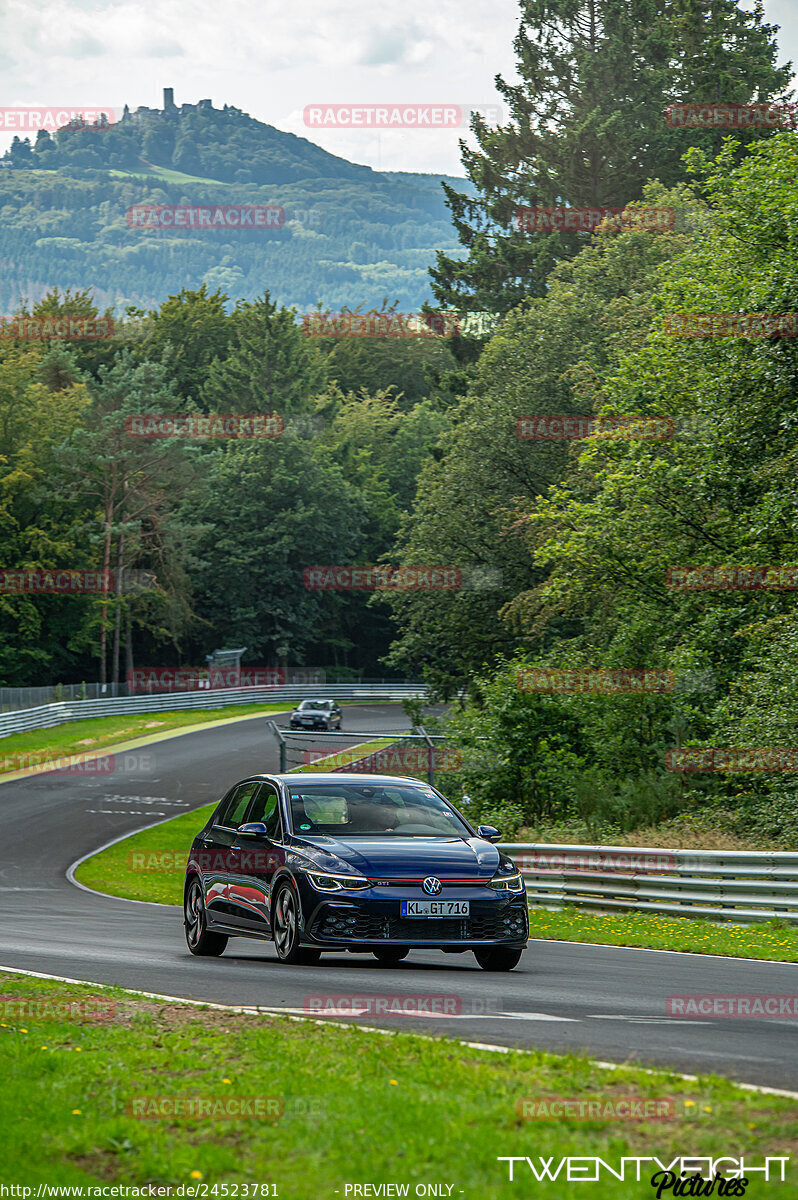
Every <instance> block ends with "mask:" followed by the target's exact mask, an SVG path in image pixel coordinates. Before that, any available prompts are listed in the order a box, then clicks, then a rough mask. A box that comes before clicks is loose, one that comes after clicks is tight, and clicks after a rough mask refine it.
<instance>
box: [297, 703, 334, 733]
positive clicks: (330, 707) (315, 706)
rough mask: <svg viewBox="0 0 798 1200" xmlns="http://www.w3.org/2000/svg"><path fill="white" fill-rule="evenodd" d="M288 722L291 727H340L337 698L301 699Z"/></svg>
mask: <svg viewBox="0 0 798 1200" xmlns="http://www.w3.org/2000/svg"><path fill="white" fill-rule="evenodd" d="M288 723H289V725H290V727H291V729H340V728H341V706H340V704H339V703H338V701H337V700H303V701H302V703H301V704H300V705H298V707H297V708H295V709H294V711H293V712H292V713H291V716H290V718H289V722H288Z"/></svg>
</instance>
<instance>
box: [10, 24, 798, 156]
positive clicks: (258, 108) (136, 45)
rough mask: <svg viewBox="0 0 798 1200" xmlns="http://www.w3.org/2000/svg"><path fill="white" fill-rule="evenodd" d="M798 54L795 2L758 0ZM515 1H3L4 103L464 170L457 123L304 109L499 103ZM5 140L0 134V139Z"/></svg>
mask: <svg viewBox="0 0 798 1200" xmlns="http://www.w3.org/2000/svg"><path fill="white" fill-rule="evenodd" d="M765 9H766V13H767V18H768V20H770V21H772V22H774V23H776V24H778V25H780V26H781V33H780V35H779V46H780V50H781V59H780V61H783V60H785V59H788V58H789V59H792V60H793V61H795V62H798V3H797V2H796V0H766V3H765ZM517 23H518V5H517V2H516V0H490V2H486V0H436V3H431V2H430V0H402V4H401V5H399V4H394V5H372V4H367V3H366V2H365V0H323V2H322V0H299V2H298V3H293V4H292V3H277V0H159V3H157V4H153V3H152V2H151V0H0V81H2V82H1V84H0V105H2V106H17V105H21V106H33V105H55V106H59V107H60V106H66V107H76V106H77V107H79V106H85V107H87V108H89V107H103V106H104V107H115V108H121V106H122V105H123V104H125V103H128V104H129V105H130V106H131V108H135V107H137V106H138V105H139V104H146V105H148V106H150V107H159V108H160V107H161V103H162V93H163V88H164V87H173V88H174V92H175V101H176V103H178V104H180V103H185V102H192V103H193V102H195V101H197V100H200V99H203V98H206V97H208V98H210V99H212V100H213V103H214V105H215V106H216V107H217V108H220V107H221V106H222V105H223V104H225V103H227V104H233V105H235V106H236V107H237V108H242V109H244V111H245V112H248V113H250V114H251V115H252V116H253V117H256V118H258V119H259V120H261V121H265V122H267V123H269V124H271V125H276V126H277V127H278V128H279V129H284V130H288V131H290V132H291V133H296V134H299V135H300V136H303V137H309V138H310V140H312V141H315V142H318V143H319V144H320V145H322V146H324V148H325V149H327V150H330V151H331V152H332V153H334V154H339V155H341V156H343V157H344V158H348V159H350V160H351V161H353V162H359V163H366V164H368V165H369V166H373V167H377V168H381V169H382V170H394V171H435V172H442V173H449V174H462V168H461V165H460V156H459V152H458V137H459V136H461V131H458V130H457V129H452V128H447V129H425V130H421V129H419V130H409V129H408V130H396V129H392V130H383V131H382V132H380V133H377V132H376V131H374V130H370V129H366V128H364V129H359V130H357V129H356V130H351V129H326V130H324V131H321V130H317V129H309V128H308V127H307V126H306V125H305V124H304V120H303V110H304V109H305V106H306V105H309V104H321V105H327V104H349V103H363V104H378V103H386V102H402V103H410V104H417V103H440V104H448V105H452V104H459V105H466V104H471V105H483V104H494V105H495V104H497V103H498V99H499V98H498V96H497V93H496V90H495V87H494V77H495V75H496V73H497V72H499V73H501V74H503V75H504V76H505V78H508V79H510V78H512V77H513V74H514V55H513V49H512V41H513V37H514V36H515V33H516V27H517ZM9 142H10V135H8V136H6V137H3V136H2V135H0V146H2V147H5V146H6V145H7V144H8V143H9Z"/></svg>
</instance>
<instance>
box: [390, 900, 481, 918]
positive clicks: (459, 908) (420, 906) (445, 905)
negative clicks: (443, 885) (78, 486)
mask: <svg viewBox="0 0 798 1200" xmlns="http://www.w3.org/2000/svg"><path fill="white" fill-rule="evenodd" d="M400 904H401V906H402V907H401V914H402V916H403V917H467V916H468V915H469V913H470V911H471V904H470V902H469V901H468V900H401V901H400Z"/></svg>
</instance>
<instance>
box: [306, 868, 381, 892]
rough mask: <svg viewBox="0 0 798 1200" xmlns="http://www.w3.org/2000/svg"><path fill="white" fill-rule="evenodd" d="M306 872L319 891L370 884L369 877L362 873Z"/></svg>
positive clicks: (345, 888) (347, 888) (339, 889)
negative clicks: (330, 873)
mask: <svg viewBox="0 0 798 1200" xmlns="http://www.w3.org/2000/svg"><path fill="white" fill-rule="evenodd" d="M305 874H306V875H307V877H308V879H309V880H310V882H311V884H312V885H313V887H314V888H315V889H316V891H317V892H343V891H347V890H351V889H352V888H355V889H358V888H367V887H368V886H369V881H368V879H365V878H364V877H363V876H362V875H322V874H321V873H320V872H318V871H306V872H305Z"/></svg>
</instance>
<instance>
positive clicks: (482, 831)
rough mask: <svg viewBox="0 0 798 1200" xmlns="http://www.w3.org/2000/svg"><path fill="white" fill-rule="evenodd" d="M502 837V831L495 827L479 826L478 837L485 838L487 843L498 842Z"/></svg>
mask: <svg viewBox="0 0 798 1200" xmlns="http://www.w3.org/2000/svg"><path fill="white" fill-rule="evenodd" d="M501 836H502V835H501V833H500V831H499V830H498V829H496V827H495V826H494V825H478V826H477V837H481V838H484V839H485V841H486V842H498V841H499V839H500V838H501Z"/></svg>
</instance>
